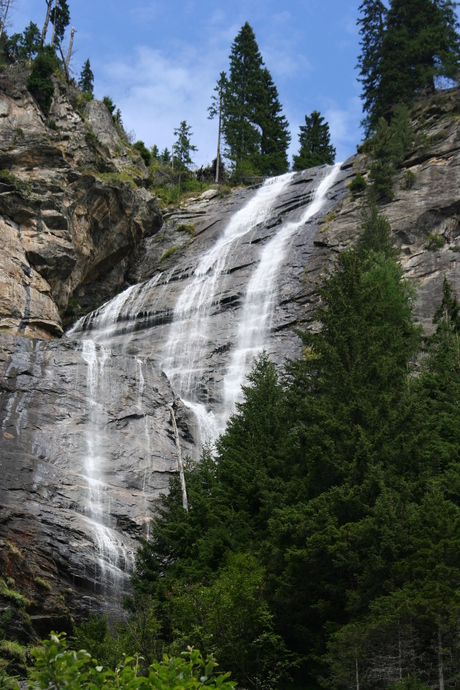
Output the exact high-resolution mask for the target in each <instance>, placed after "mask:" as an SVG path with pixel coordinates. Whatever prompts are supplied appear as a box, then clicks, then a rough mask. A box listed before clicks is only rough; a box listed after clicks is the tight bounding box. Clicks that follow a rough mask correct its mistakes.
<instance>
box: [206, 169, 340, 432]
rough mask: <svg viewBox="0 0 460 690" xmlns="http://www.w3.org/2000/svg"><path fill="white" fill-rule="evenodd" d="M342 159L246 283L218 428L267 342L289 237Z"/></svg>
mask: <svg viewBox="0 0 460 690" xmlns="http://www.w3.org/2000/svg"><path fill="white" fill-rule="evenodd" d="M340 165H341V164H340V163H339V164H337V165H335V166H334V167H333V168H332V169H329V170H328V171H327V174H326V176H325V177H324V179H323V180H322V181H321V183H320V185H319V187H318V188H317V190H316V192H315V195H314V197H313V199H312V201H311V203H310V204H309V205H308V206H307V208H306V209H305V211H304V212H303V214H302V216H301V217H300V219H299V220H297V221H288V222H286V223H283V225H282V226H281V228H280V230H279V231H278V232H277V233H276V235H275V236H274V237H273V238H272V239H271V240H270V241H269V242H267V244H266V245H265V247H264V248H263V250H262V253H261V256H260V262H259V265H258V267H257V269H256V270H255V271H254V273H253V275H252V277H251V279H250V281H249V283H248V287H247V291H246V297H245V300H244V306H243V310H242V315H241V317H240V319H239V325H238V336H237V342H236V347H235V349H234V350H233V354H232V357H231V363H230V365H229V367H228V370H227V372H226V374H225V377H224V384H223V388H224V407H223V415H222V420H221V425H220V429H219V431H220V432H222V431H223V430H224V428H225V424H226V422H227V420H228V418H229V417H230V415H231V413H232V412H233V410H234V407H235V402H236V401H237V399H238V397H239V396H240V393H241V386H242V384H243V383H244V378H245V376H246V375H247V373H248V371H249V370H250V368H251V364H252V362H253V361H254V358H255V357H256V356H257V354H259V353H260V352H261V351H262V350H263V348H264V346H266V340H267V335H268V333H269V331H270V325H271V320H272V317H273V312H274V307H275V297H276V291H277V283H276V279H277V275H278V271H279V269H280V267H281V265H282V263H283V260H284V258H285V256H286V251H287V248H288V245H289V240H290V239H291V238H292V237H293V236H294V235H295V233H296V232H297V231H298V230H299V228H301V227H302V226H303V225H305V224H306V223H307V222H308V221H309V220H310V219H311V218H313V217H314V216H315V215H316V214H317V213H318V212H319V211H320V210H321V207H322V205H323V203H324V201H325V199H326V197H327V193H328V191H329V189H330V188H331V187H332V185H333V184H334V181H335V179H336V177H337V175H338V172H339V170H340Z"/></svg>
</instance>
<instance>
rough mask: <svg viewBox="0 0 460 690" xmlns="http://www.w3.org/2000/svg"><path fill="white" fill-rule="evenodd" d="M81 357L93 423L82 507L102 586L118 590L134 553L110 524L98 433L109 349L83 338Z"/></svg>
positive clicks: (88, 426) (88, 431)
mask: <svg viewBox="0 0 460 690" xmlns="http://www.w3.org/2000/svg"><path fill="white" fill-rule="evenodd" d="M81 356H82V359H83V360H84V361H85V362H86V365H87V373H86V381H87V397H86V404H87V408H88V417H89V420H90V422H91V423H90V424H86V425H85V441H86V454H85V457H84V459H83V471H84V475H83V479H84V480H85V482H86V485H87V490H88V499H87V502H86V505H85V506H83V508H84V512H85V515H86V517H87V520H88V524H89V527H90V530H91V531H92V533H93V537H94V540H95V543H96V545H97V549H98V563H99V569H100V573H99V579H100V584H101V587H102V589H103V590H105V589H111V588H113V589H114V590H117V589H119V585H120V582H121V580H122V579H123V577H125V575H124V574H125V573H126V572H130V571H132V570H133V567H134V554H133V552H132V551H131V550H129V549H126V546H125V544H124V543H123V541H122V539H121V538H120V535H119V534H118V532H117V531H116V530H115V529H113V527H112V526H111V515H110V498H108V492H107V486H106V484H105V482H104V466H105V464H106V462H107V459H106V457H105V454H104V448H103V447H102V445H101V439H100V435H99V433H98V430H99V429H100V428H101V427H102V425H103V424H104V423H105V421H106V420H105V419H104V413H103V409H102V405H101V404H100V402H99V395H98V393H99V390H100V388H102V387H103V386H104V384H105V374H106V372H105V366H106V363H107V361H108V360H109V359H110V352H109V351H108V350H106V349H105V348H103V347H101V346H97V345H96V343H95V342H94V341H93V340H83V342H82V354H81Z"/></svg>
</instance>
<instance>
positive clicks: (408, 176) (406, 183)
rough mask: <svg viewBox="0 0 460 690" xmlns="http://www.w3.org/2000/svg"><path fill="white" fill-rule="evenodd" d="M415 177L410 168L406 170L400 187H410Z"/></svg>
mask: <svg viewBox="0 0 460 690" xmlns="http://www.w3.org/2000/svg"><path fill="white" fill-rule="evenodd" d="M416 179H417V175H416V174H415V173H413V172H412V170H408V171H407V172H406V174H405V175H404V179H403V181H402V184H401V187H402V188H403V189H412V187H413V186H414V184H415V180H416Z"/></svg>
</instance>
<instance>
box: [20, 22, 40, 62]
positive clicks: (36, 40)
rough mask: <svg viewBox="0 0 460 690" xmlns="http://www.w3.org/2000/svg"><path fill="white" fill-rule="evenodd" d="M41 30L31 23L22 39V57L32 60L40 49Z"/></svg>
mask: <svg viewBox="0 0 460 690" xmlns="http://www.w3.org/2000/svg"><path fill="white" fill-rule="evenodd" d="M40 37H41V34H40V29H39V28H38V26H37V25H36V24H34V22H30V24H29V26H27V27H26V28H25V29H24V31H23V34H22V37H21V57H23V58H24V59H26V60H32V58H33V57H34V55H36V54H37V52H38V50H39V48H40Z"/></svg>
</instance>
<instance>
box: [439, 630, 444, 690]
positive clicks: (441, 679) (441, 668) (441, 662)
mask: <svg viewBox="0 0 460 690" xmlns="http://www.w3.org/2000/svg"><path fill="white" fill-rule="evenodd" d="M438 676H439V690H444V660H443V656H442V635H441V628H438Z"/></svg>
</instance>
